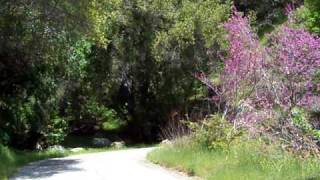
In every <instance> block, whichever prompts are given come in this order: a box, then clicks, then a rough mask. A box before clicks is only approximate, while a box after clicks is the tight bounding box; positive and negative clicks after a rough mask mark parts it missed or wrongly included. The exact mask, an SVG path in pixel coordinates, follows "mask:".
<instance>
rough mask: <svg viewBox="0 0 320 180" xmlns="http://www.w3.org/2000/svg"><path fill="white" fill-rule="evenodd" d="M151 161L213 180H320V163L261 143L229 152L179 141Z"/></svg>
mask: <svg viewBox="0 0 320 180" xmlns="http://www.w3.org/2000/svg"><path fill="white" fill-rule="evenodd" d="M148 159H149V160H151V161H152V162H154V163H157V164H160V165H163V166H166V167H170V168H174V169H177V170H181V171H184V172H186V173H188V174H189V175H195V176H199V177H201V178H204V179H209V180H210V179H224V180H233V179H236V180H242V179H244V180H247V179H255V180H258V179H263V180H265V179H290V180H292V179H299V180H300V179H320V160H319V159H317V158H315V157H309V158H306V159H301V158H299V157H296V156H295V155H293V154H290V153H288V152H286V151H283V150H281V148H279V147H278V146H275V145H265V144H264V143H262V142H260V141H258V140H241V141H240V140H239V141H237V142H234V143H232V145H231V146H230V148H229V150H227V151H225V150H224V151H223V150H209V149H208V148H206V147H204V146H201V145H199V144H198V143H191V142H190V140H179V141H177V143H174V144H173V145H168V146H163V147H160V148H158V149H157V150H155V151H153V152H151V153H150V154H149V155H148Z"/></svg>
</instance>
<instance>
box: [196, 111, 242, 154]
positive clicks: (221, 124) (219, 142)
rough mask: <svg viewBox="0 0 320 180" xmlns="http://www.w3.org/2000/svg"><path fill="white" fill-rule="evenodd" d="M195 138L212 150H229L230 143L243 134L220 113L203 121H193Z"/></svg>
mask: <svg viewBox="0 0 320 180" xmlns="http://www.w3.org/2000/svg"><path fill="white" fill-rule="evenodd" d="M190 128H191V131H192V132H193V133H192V135H193V140H194V141H195V142H196V143H198V144H200V145H201V146H203V147H206V148H209V149H211V150H228V149H229V146H230V144H231V143H232V142H233V141H234V140H235V139H236V137H238V136H239V135H241V133H240V132H241V131H239V130H236V129H234V127H233V126H232V124H230V122H228V121H227V120H226V119H224V117H222V116H221V115H219V114H216V115H212V116H211V117H209V118H207V119H205V120H204V121H203V122H201V123H191V124H190Z"/></svg>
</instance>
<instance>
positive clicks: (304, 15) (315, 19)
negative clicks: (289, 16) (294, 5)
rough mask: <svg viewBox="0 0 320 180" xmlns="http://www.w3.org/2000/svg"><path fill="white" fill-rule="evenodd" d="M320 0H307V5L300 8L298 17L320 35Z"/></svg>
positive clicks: (309, 28) (310, 29)
mask: <svg viewBox="0 0 320 180" xmlns="http://www.w3.org/2000/svg"><path fill="white" fill-rule="evenodd" d="M319 2H320V1H317V0H306V1H305V7H304V8H301V9H299V10H298V17H299V19H300V20H301V23H302V24H304V25H305V26H306V27H307V28H308V30H309V31H311V32H313V33H316V34H318V35H320V3H319Z"/></svg>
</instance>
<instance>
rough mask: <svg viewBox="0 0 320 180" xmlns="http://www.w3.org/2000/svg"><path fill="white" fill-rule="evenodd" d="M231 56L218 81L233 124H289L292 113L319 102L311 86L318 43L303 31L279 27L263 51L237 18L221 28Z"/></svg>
mask: <svg viewBox="0 0 320 180" xmlns="http://www.w3.org/2000/svg"><path fill="white" fill-rule="evenodd" d="M225 28H226V30H227V32H228V35H227V40H228V41H229V43H230V44H229V54H228V56H227V57H226V59H225V69H224V72H223V75H222V80H223V91H222V94H223V96H224V98H225V99H226V102H227V107H229V108H230V107H231V108H230V112H231V114H232V116H231V118H233V120H235V121H236V120H238V122H240V124H241V125H244V126H249V127H252V124H255V123H257V122H258V121H262V120H265V119H270V118H275V117H274V115H275V112H276V111H275V110H274V109H278V110H279V109H280V111H282V114H287V115H288V116H287V117H286V118H290V113H291V109H292V108H293V107H296V106H300V107H302V106H305V105H306V104H310V103H313V102H314V101H315V99H319V98H317V97H318V94H316V93H314V91H313V89H314V87H315V86H316V85H315V84H313V83H312V78H313V77H314V75H315V73H316V71H317V70H319V67H320V54H319V53H320V40H319V38H317V37H315V36H313V35H312V34H310V33H309V32H307V31H305V30H303V29H294V28H290V27H289V25H288V24H285V25H283V26H280V27H279V28H278V29H277V30H276V31H275V32H274V33H272V34H271V35H270V36H269V37H267V38H268V43H267V44H266V45H264V46H263V45H261V43H260V42H259V40H258V38H257V36H256V34H255V33H254V32H253V31H252V29H251V27H250V23H249V20H248V18H246V17H243V16H241V15H240V14H239V13H237V12H235V13H234V15H233V16H232V18H231V19H230V20H229V21H228V22H227V23H226V24H225Z"/></svg>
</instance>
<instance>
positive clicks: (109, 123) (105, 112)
mask: <svg viewBox="0 0 320 180" xmlns="http://www.w3.org/2000/svg"><path fill="white" fill-rule="evenodd" d="M86 113H88V115H89V116H90V117H92V118H94V119H95V120H96V121H97V123H98V124H99V125H101V128H102V129H103V130H106V131H108V130H117V129H119V128H121V127H122V126H124V125H125V122H124V121H122V120H121V119H120V117H119V116H118V114H117V112H116V111H115V110H113V109H110V108H108V107H106V106H104V105H101V104H99V103H98V102H96V101H90V102H89V103H88V104H87V105H86Z"/></svg>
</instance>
